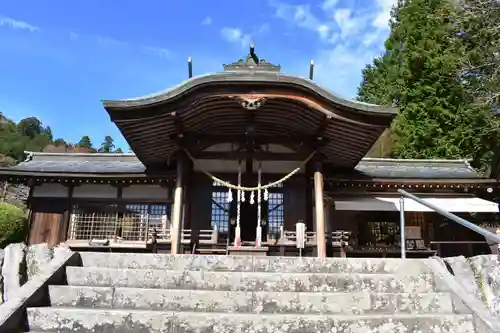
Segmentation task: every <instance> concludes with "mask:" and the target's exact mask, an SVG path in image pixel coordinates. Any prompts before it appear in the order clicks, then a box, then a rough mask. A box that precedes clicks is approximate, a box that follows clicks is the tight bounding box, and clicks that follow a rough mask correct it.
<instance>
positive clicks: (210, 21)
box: [201, 16, 212, 25]
mask: <svg viewBox="0 0 500 333" xmlns="http://www.w3.org/2000/svg"><path fill="white" fill-rule="evenodd" d="M201 24H202V25H210V24H212V18H211V17H210V16H207V17H205V18H204V19H203V21H201Z"/></svg>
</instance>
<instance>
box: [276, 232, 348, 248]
mask: <svg viewBox="0 0 500 333" xmlns="http://www.w3.org/2000/svg"><path fill="white" fill-rule="evenodd" d="M350 236H351V232H350V231H344V230H337V231H332V232H330V233H327V234H326V239H327V240H331V242H332V245H333V246H336V247H340V246H345V245H347V242H348V241H349V238H350ZM317 243H318V242H317V237H316V232H315V231H307V232H306V241H305V245H306V246H316V245H317ZM296 244H297V232H296V231H288V230H284V229H281V234H280V238H279V240H278V245H296Z"/></svg>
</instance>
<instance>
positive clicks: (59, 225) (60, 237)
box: [28, 212, 67, 246]
mask: <svg viewBox="0 0 500 333" xmlns="http://www.w3.org/2000/svg"><path fill="white" fill-rule="evenodd" d="M66 217H67V213H45V212H34V213H32V221H31V226H30V232H29V237H28V244H40V243H47V244H48V245H49V246H55V245H57V244H59V243H61V242H64V241H65V240H66V232H67V228H66V223H65V221H66Z"/></svg>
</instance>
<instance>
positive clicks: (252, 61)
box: [223, 43, 281, 72]
mask: <svg viewBox="0 0 500 333" xmlns="http://www.w3.org/2000/svg"><path fill="white" fill-rule="evenodd" d="M223 66H224V70H225V71H266V72H279V71H280V70H281V66H280V65H274V64H272V63H270V62H267V61H266V60H264V59H259V57H258V56H257V54H256V53H255V45H254V44H253V43H251V44H250V51H249V53H248V55H247V56H246V58H245V59H243V58H242V59H239V60H238V61H236V62H233V63H231V64H228V65H226V64H224V65H223Z"/></svg>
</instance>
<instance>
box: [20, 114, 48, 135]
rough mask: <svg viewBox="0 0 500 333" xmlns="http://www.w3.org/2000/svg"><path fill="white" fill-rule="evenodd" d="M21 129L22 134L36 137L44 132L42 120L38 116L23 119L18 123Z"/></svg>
mask: <svg viewBox="0 0 500 333" xmlns="http://www.w3.org/2000/svg"><path fill="white" fill-rule="evenodd" d="M18 127H19V130H20V131H21V134H22V135H25V136H28V137H30V138H34V137H35V136H37V135H39V134H40V133H42V130H43V128H42V122H41V121H40V120H39V119H38V118H36V117H29V118H24V119H22V120H21V121H20V122H19V124H18Z"/></svg>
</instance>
